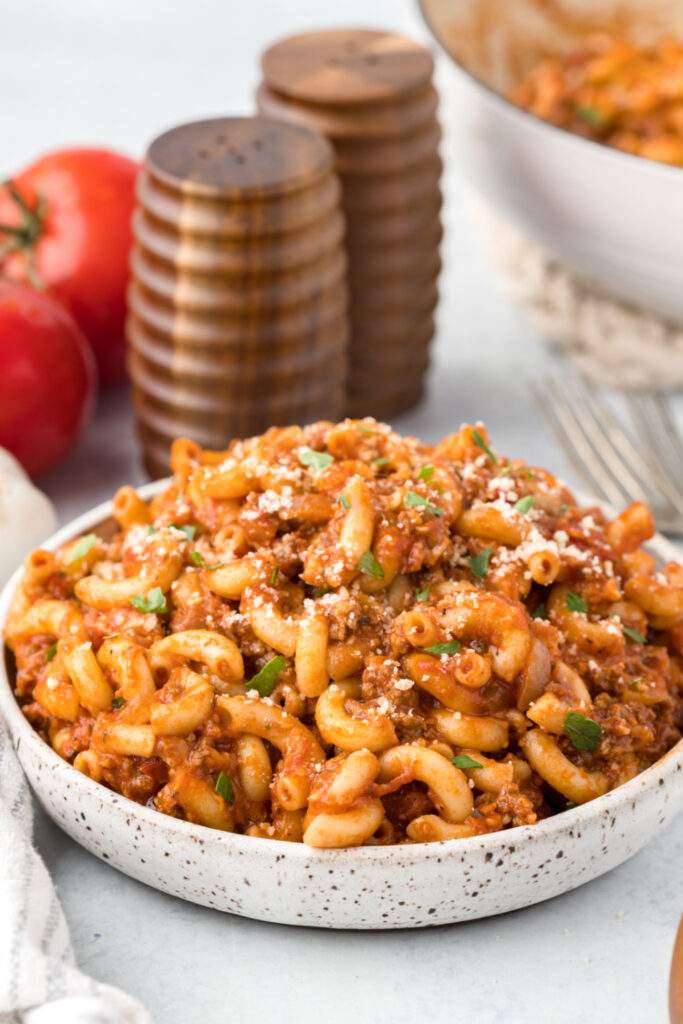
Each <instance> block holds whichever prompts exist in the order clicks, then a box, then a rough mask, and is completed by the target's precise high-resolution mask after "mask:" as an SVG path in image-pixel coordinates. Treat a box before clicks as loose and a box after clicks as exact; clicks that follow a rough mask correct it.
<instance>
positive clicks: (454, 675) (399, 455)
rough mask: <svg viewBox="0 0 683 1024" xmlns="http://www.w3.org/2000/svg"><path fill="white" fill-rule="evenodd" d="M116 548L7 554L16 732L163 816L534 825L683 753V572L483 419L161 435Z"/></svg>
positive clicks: (472, 829)
mask: <svg viewBox="0 0 683 1024" xmlns="http://www.w3.org/2000/svg"><path fill="white" fill-rule="evenodd" d="M172 462H173V470H174V475H173V479H172V482H171V483H170V485H169V486H168V488H167V489H166V490H165V491H164V492H163V493H161V494H159V495H158V496H156V497H155V498H153V499H152V501H151V502H150V503H146V502H144V501H143V500H142V499H141V498H140V497H139V496H138V495H137V494H136V493H135V491H134V490H133V489H132V488H129V487H127V488H123V489H122V490H120V491H119V492H118V494H117V495H116V497H115V499H114V517H115V519H116V521H117V527H118V528H117V531H116V532H115V533H114V535H113V536H112V537H111V539H103V538H101V537H99V536H96V535H95V534H90V535H88V536H84V537H80V538H78V539H76V540H74V541H71V542H70V543H68V544H67V545H65V546H63V547H62V548H61V549H60V550H58V551H57V552H55V553H50V552H47V551H41V550H39V551H35V552H33V553H32V554H31V555H29V557H28V559H27V560H26V565H25V572H24V576H23V580H22V583H21V585H20V587H19V590H18V592H17V594H16V595H15V599H14V603H13V607H12V609H11V612H10V616H9V620H8V624H7V628H6V636H5V639H6V643H7V644H8V646H9V647H10V648H11V650H12V651H13V654H14V658H15V662H16V695H17V699H18V700H19V702H20V704H21V706H22V708H23V711H24V714H25V715H26V717H27V718H28V719H29V720H30V722H31V723H32V724H33V726H34V728H35V729H36V730H38V732H39V733H40V734H41V735H42V736H43V737H44V738H45V739H46V740H47V741H48V742H49V743H50V744H51V745H52V747H53V748H54V749H55V750H56V751H57V753H58V754H59V755H60V756H61V757H63V758H65V759H67V760H69V761H70V762H72V763H73V765H74V767H75V768H76V769H77V770H79V771H81V772H83V773H85V774H86V775H88V776H89V777H90V778H91V779H93V780H94V781H96V782H98V783H101V784H103V785H105V786H108V787H110V788H111V789H113V790H115V791H117V792H119V793H122V794H123V795H125V796H126V797H129V798H130V799H132V800H135V801H138V802H139V803H149V804H150V805H151V806H154V807H156V808H157V809H158V810H159V811H161V812H163V813H165V814H170V815H174V816H176V817H179V818H183V819H186V820H188V821H191V822H195V823H199V824H202V825H206V826H208V827H210V828H217V829H223V830H226V831H236V832H241V833H245V834H248V835H250V836H257V837H261V838H274V839H282V840H288V841H293V842H301V841H303V842H305V843H308V844H309V845H312V846H317V847H323V848H324V847H343V846H358V845H363V844H392V843H404V842H430V841H437V840H445V839H461V838H466V837H468V836H477V835H481V834H484V833H487V832H492V831H497V830H499V829H504V828H509V827H512V826H516V825H532V824H534V823H536V822H537V821H539V820H541V819H543V818H545V817H548V816H549V815H552V814H554V813H557V812H560V811H562V810H564V809H566V808H568V807H570V806H572V805H574V804H579V803H584V802H586V801H588V800H592V799H594V798H595V797H598V796H600V795H602V794H604V793H606V792H607V791H608V790H610V789H612V788H614V787H615V786H618V785H620V784H621V783H624V782H626V781H627V780H629V779H630V778H632V777H633V776H634V775H636V774H637V773H638V772H640V771H642V770H644V769H645V768H647V767H648V766H649V765H651V764H653V763H654V761H656V760H657V759H658V758H659V757H661V756H662V755H663V754H664V753H665V752H666V751H667V750H668V749H670V748H671V747H672V746H673V745H674V743H675V742H676V741H677V740H678V739H679V737H680V732H679V729H680V726H681V723H682V720H683V698H682V694H681V680H682V679H683V673H682V666H683V661H682V659H683V568H682V567H681V566H679V565H678V564H675V563H670V564H669V565H666V566H664V567H661V568H658V567H657V566H656V565H655V563H654V560H653V559H652V558H651V557H650V555H648V554H647V552H646V551H645V550H644V549H643V548H642V544H643V543H644V542H645V541H646V540H647V539H648V538H649V537H650V536H652V533H653V529H654V527H653V523H652V517H651V515H650V513H649V511H648V509H647V508H646V507H645V506H644V505H642V504H635V505H632V506H630V507H629V508H628V509H627V510H626V511H625V512H623V513H622V514H621V515H620V516H618V517H617V518H616V519H613V520H611V521H610V520H608V519H607V518H606V517H605V515H604V514H603V512H602V511H601V510H600V509H599V508H581V507H579V506H578V505H577V504H576V502H575V501H574V499H573V497H572V495H571V493H570V492H569V491H568V490H567V488H566V487H565V486H564V485H563V484H562V483H561V482H560V481H558V480H556V479H555V478H554V477H553V476H552V475H551V474H550V473H548V472H547V471H545V470H543V469H539V468H537V467H532V466H527V465H526V464H525V463H524V462H523V461H521V460H519V459H507V458H505V457H504V456H502V455H501V454H499V453H498V452H496V451H495V450H494V449H493V448H492V447H491V444H490V441H489V438H488V435H487V433H486V430H485V428H484V427H483V425H482V424H478V425H476V426H469V425H465V426H462V427H461V428H460V429H459V430H458V431H457V432H456V433H455V434H453V435H451V436H449V437H446V438H444V439H443V440H442V441H440V442H439V443H438V444H436V445H433V446H432V445H427V444H423V443H421V442H419V441H418V440H417V439H415V438H411V437H405V438H402V437H400V436H399V435H397V434H396V433H394V432H393V431H392V430H391V429H390V428H389V427H387V426H386V425H384V424H381V423H377V422H376V421H374V420H372V419H365V420H359V421H352V420H347V421H345V422H342V423H339V424H333V423H327V422H322V423H316V424H313V425H311V426H308V427H304V428H299V427H288V428H274V429H272V430H269V431H268V432H267V433H265V434H263V435H262V436H260V437H255V438H250V439H247V440H242V441H234V442H232V443H231V444H230V446H229V447H228V448H227V449H226V450H225V451H223V452H213V451H205V450H202V449H200V448H199V447H198V446H196V445H195V444H193V443H192V442H191V441H188V440H179V441H177V442H176V443H175V445H174V447H173V452H172Z"/></svg>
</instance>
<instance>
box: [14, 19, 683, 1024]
mask: <svg viewBox="0 0 683 1024" xmlns="http://www.w3.org/2000/svg"><path fill="white" fill-rule="evenodd" d="M328 8H329V9H328ZM367 10H368V7H367V5H365V4H363V3H362V2H361V0H345V2H344V3H342V4H336V5H334V8H332V5H324V10H323V9H322V5H320V4H319V3H316V2H314V0H297V3H296V4H285V3H283V2H278V0H253V2H252V3H251V4H249V5H241V4H240V5H237V4H236V3H235V2H232V3H230V2H228V3H226V2H225V0H222V2H221V0H196V2H195V3H194V4H192V5H191V6H190V5H189V4H168V3H167V2H166V3H164V0H146V2H145V3H144V4H139V3H137V2H136V0H119V2H117V3H116V4H111V3H110V2H108V0H52V3H51V4H50V5H45V4H42V3H40V0H24V2H23V3H22V4H21V5H18V4H16V5H13V7H12V11H11V13H9V14H8V15H7V16H6V17H5V20H4V27H3V36H4V40H3V41H4V42H5V46H4V47H3V50H4V51H5V53H4V57H3V62H2V64H0V87H2V95H3V97H4V103H5V122H6V124H7V125H8V126H9V128H10V130H9V131H8V132H7V134H6V140H5V147H4V154H3V161H5V160H6V167H5V168H4V170H6V171H10V170H11V169H12V168H14V167H15V166H17V165H20V164H21V163H22V162H24V161H26V160H28V159H30V158H31V157H33V156H34V155H35V154H37V153H38V152H39V151H41V150H44V149H48V148H50V147H52V146H57V145H60V144H63V143H65V142H73V143H75V142H92V141H98V142H100V143H103V144H109V145H112V146H115V147H121V148H124V149H127V150H128V151H130V152H140V151H142V149H143V148H144V145H145V143H146V141H147V140H148V139H149V138H150V137H151V136H152V135H153V134H155V133H156V132H157V131H158V130H160V129H161V128H163V127H165V126H167V125H169V124H171V123H173V122H175V121H179V120H183V119H189V118H192V117H197V116H201V115H205V114H212V113H216V112H219V111H220V112H241V111H247V110H249V109H250V95H251V92H252V89H253V85H254V82H255V78H256V76H257V70H256V58H257V54H258V52H259V50H260V49H261V48H262V47H263V46H264V45H265V44H266V43H267V42H268V41H269V40H270V39H272V38H274V37H277V36H278V35H281V34H284V33H286V32H290V31H296V30H298V29H300V28H305V27H316V26H320V25H325V24H334V23H349V24H350V23H359V24H368V23H370V24H373V25H384V26H387V27H395V28H398V29H404V30H406V29H407V30H408V31H415V30H416V27H417V21H416V20H415V16H414V14H413V10H412V6H411V5H410V4H409V3H407V2H399V0H375V3H374V4H373V5H372V10H371V15H370V17H368V14H367V13H366V12H367ZM446 75H447V69H445V68H443V67H442V68H440V76H442V81H443V80H444V79H443V76H446ZM445 127H446V142H445V147H444V151H445V155H446V158H447V159H448V131H447V128H448V126H447V124H446V126H445ZM448 166H449V170H448V173H447V175H446V178H445V182H444V184H445V191H446V199H447V203H446V211H445V221H446V242H445V246H444V257H445V269H444V273H443V276H442V279H441V290H442V301H441V305H440V311H439V329H438V338H437V342H436V345H435V349H434V365H433V369H432V373H431V387H430V392H429V397H428V400H427V401H426V402H425V403H424V405H423V406H422V407H421V408H419V409H417V410H415V411H414V412H413V413H411V414H410V415H407V416H404V417H402V418H401V419H399V420H397V421H396V424H395V426H396V427H397V428H398V429H399V430H401V431H404V432H411V433H416V434H419V435H421V436H423V437H424V438H425V439H429V440H433V439H435V438H437V437H439V436H440V435H442V434H444V433H446V432H448V431H450V430H451V429H453V428H454V427H457V426H458V425H459V423H460V422H462V421H464V420H473V419H479V418H481V419H483V420H484V421H485V422H486V423H487V425H488V427H489V430H490V431H491V434H492V437H493V439H494V443H495V444H496V446H497V447H498V448H500V449H501V450H503V451H505V452H508V453H511V454H516V455H521V456H524V457H525V458H527V459H528V460H529V461H531V462H537V463H539V464H541V465H547V466H549V467H550V468H552V469H554V470H557V471H559V472H560V474H563V475H564V476H565V477H566V479H567V480H568V481H569V482H570V483H572V482H574V483H575V482H576V481H575V480H574V479H573V476H572V473H571V472H570V470H569V467H568V466H567V464H566V462H565V461H564V459H563V457H562V454H561V453H560V452H559V451H558V450H557V448H556V446H555V444H554V442H553V440H552V438H550V437H548V436H547V435H546V433H545V430H544V427H543V425H542V423H541V421H540V418H539V416H538V413H537V412H536V410H535V408H534V407H533V404H532V403H531V400H530V396H529V393H528V390H527V383H528V380H529V378H530V377H531V376H534V375H538V374H542V373H543V372H545V371H547V370H548V369H549V368H550V367H551V365H552V356H551V355H550V354H549V353H548V352H547V350H546V349H545V348H544V347H543V346H542V345H541V343H540V342H539V341H538V340H537V339H535V338H534V337H533V336H532V334H531V332H530V330H529V328H528V327H527V325H526V324H525V322H524V321H523V319H522V317H521V315H520V314H519V313H518V312H517V311H516V310H515V309H514V308H513V307H512V306H511V305H510V304H509V302H508V301H507V300H506V299H505V298H504V296H503V295H502V293H501V291H500V289H499V286H498V283H497V281H496V280H495V277H494V275H493V273H492V271H491V270H490V269H489V267H488V266H487V264H486V262H485V260H484V257H483V255H482V253H481V251H480V248H479V246H478V242H477V239H476V236H475V232H474V230H473V228H472V226H471V225H470V223H469V221H468V218H467V214H466V210H465V203H464V197H463V194H462V190H461V187H460V184H459V182H458V178H457V168H455V167H453V165H452V161H451V163H450V164H449V165H448ZM142 480H143V475H142V472H141V470H140V468H139V465H138V462H137V455H136V450H135V440H134V431H133V424H132V420H131V415H130V411H129V403H128V397H127V394H126V393H125V392H119V393H118V394H109V395H107V396H105V397H104V398H103V399H102V401H101V403H100V407H99V410H98V413H97V416H96V419H95V421H94V423H93V424H92V426H91V427H90V429H89V431H88V432H87V434H86V435H85V437H84V439H83V440H82V441H81V443H80V445H79V446H78V448H77V449H76V450H75V451H74V452H73V453H72V455H71V456H70V457H69V459H68V460H67V461H66V462H64V463H63V464H62V465H61V466H60V467H59V468H58V469H57V470H55V471H53V472H52V473H51V474H50V475H49V476H48V477H47V478H45V479H44V480H43V481H41V484H42V486H43V487H44V489H45V490H46V491H47V492H48V494H50V496H51V497H52V498H53V500H55V502H56V504H57V506H58V511H59V515H60V520H61V521H62V522H66V521H68V520H69V519H70V518H71V517H73V516H74V515H75V514H77V513H79V512H82V511H84V510H85V509H87V508H89V507H91V506H92V505H94V504H96V503H97V502H99V501H102V500H104V499H105V498H108V497H110V496H111V494H112V492H113V491H114V490H115V488H116V487H117V486H119V485H120V484H122V483H124V482H129V481H130V482H133V483H139V482H142ZM36 838H37V843H38V847H39V849H40V851H41V853H42V855H43V856H44V858H45V860H46V862H47V864H48V867H49V869H50V871H51V872H52V875H53V878H54V879H55V881H56V883H57V886H58V890H59V893H60V896H61V898H62V900H63V903H64V907H65V910H66V914H67V918H68V920H69V923H70V926H71V931H72V936H73V941H74V945H75V949H76V955H77V957H78V960H79V963H80V964H81V965H82V967H83V968H84V969H85V970H87V971H89V972H91V973H92V974H94V975H95V976H96V977H98V978H100V979H102V980H104V981H107V982H111V983H112V984H115V985H118V986H120V987H121V988H124V989H127V990H128V991H129V992H131V993H133V994H134V995H136V996H138V997H139V998H140V999H141V1000H142V1001H143V1002H144V1003H145V1004H146V1005H147V1006H148V1007H149V1009H150V1011H151V1012H152V1014H153V1016H154V1019H155V1021H156V1022H158V1024H200V1022H201V1024H205V1022H207V1021H208V1022H209V1024H213V1022H215V1021H219V1020H224V1019H228V1018H229V1019H230V1020H232V1021H239V1022H251V1021H264V1020H265V1021H284V1020H287V1021H289V1020H297V1021H300V1022H301V1024H306V1022H309V1021H310V1022H314V1021H315V1022H318V1021H319V1020H321V1019H322V1020H324V1021H325V1022H326V1024H337V1022H341V1021H347V1020H349V1019H354V1020H357V1021H359V1022H362V1024H365V1022H392V1024H401V1022H403V1021H406V1022H407V1021H412V1020H414V1019H415V1016H416V1014H419V1016H420V1018H422V1019H426V1020H429V1021H433V1022H437V1021H438V1022H441V1021H444V1022H446V1021H456V1020H457V1021H470V1022H471V1021H475V1020H476V1021H483V1022H484V1024H489V1022H496V1021H501V1022H502V1021H505V1024H524V1022H535V1021H543V1022H546V1021H548V1022H558V1024H560V1022H570V1021H571V1022H573V1021H576V1020H578V1019H581V1020H589V1021H610V1022H611V1021H620V1022H621V1024H643V1022H650V1021H653V1022H657V1021H664V1020H665V1019H666V985H667V973H668V965H669V959H670V954H671V947H672V943H673V939H674V934H675V929H676V926H677V923H678V918H679V915H680V913H681V909H682V907H681V901H680V894H681V892H682V891H683V858H682V857H681V840H683V819H679V820H678V822H677V824H676V825H675V826H673V827H672V828H671V829H669V831H668V832H667V833H665V834H663V835H661V836H660V837H659V838H658V839H657V840H656V841H655V842H653V843H652V844H651V845H650V846H649V847H648V848H647V849H646V850H645V851H644V852H642V853H640V854H639V855H638V856H636V857H635V858H633V860H631V861H630V862H629V863H627V864H625V865H624V866H623V867H621V868H619V869H617V870H615V871H613V872H611V873H610V874H609V875H607V876H605V877H603V878H600V879H598V880H596V881H594V882H591V883H590V884H588V885H586V886H583V887H582V888H581V889H579V890H576V891H574V892H572V893H569V894H567V895H565V896H562V897H560V898H558V899H555V900H552V901H550V902H548V903H545V904H542V905H540V906H537V907H532V908H530V909H528V910H522V911H517V912H515V913H513V914H509V915H507V916H504V917H499V918H491V919H488V920H483V921H479V922H473V923H469V924H465V925H459V926H453V927H442V928H435V929H430V930H425V931H415V932H405V931H402V932H393V933H392V932H385V933H381V932H372V933H361V932H348V933H344V932H322V931H315V930H309V929H293V928H287V927H283V926H277V925H268V924H263V923H260V922H255V921H248V920H243V919H240V918H237V917H230V916H227V915H221V914H219V913H217V912H214V911H210V910H205V909H203V908H201V907H196V906H193V905H191V904H188V903H183V902H181V901H179V900H176V899H173V898H171V897H169V896H165V895H162V894H161V893H158V892H156V891H154V890H152V889H148V888H146V887H145V886H143V885H142V884H140V883H138V882H135V881H133V880H131V879H128V878H126V877H124V876H123V875H121V874H118V873H117V872H115V871H114V870H112V869H111V868H109V867H107V866H106V865H105V864H103V863H100V862H99V861H97V860H96V859H95V858H94V857H92V856H90V855H89V854H87V853H85V852H84V851H83V850H81V849H80V847H78V846H77V845H76V844H75V843H73V842H72V841H71V840H70V839H68V838H67V837H66V836H64V835H63V834H62V833H61V832H60V831H59V830H58V829H57V828H56V827H55V826H54V825H52V824H51V823H50V822H49V821H48V820H47V819H46V818H45V817H44V816H43V815H42V814H41V813H39V814H38V816H37V829H36Z"/></svg>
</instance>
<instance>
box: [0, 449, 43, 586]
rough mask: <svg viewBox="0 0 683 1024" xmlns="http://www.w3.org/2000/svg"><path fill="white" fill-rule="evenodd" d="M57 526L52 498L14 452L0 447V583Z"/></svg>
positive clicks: (4, 580) (0, 583)
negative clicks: (40, 488)
mask: <svg viewBox="0 0 683 1024" xmlns="http://www.w3.org/2000/svg"><path fill="white" fill-rule="evenodd" d="M56 526H57V516H56V515H55V510H54V507H53V505H52V502H51V501H50V499H49V498H47V497H46V496H45V495H44V494H43V493H42V491H39V490H38V488H37V487H34V486H33V484H32V483H31V481H30V480H29V478H28V477H27V476H26V473H25V472H24V471H23V469H22V468H21V466H20V465H19V463H18V462H17V460H16V459H15V458H14V456H13V455H10V453H9V452H8V451H7V450H6V449H5V448H0V586H2V585H3V584H4V583H6V582H7V580H8V579H9V577H10V576H11V575H12V573H13V572H14V570H15V569H16V568H17V566H18V565H19V563H20V562H21V560H22V558H23V557H24V555H26V554H28V552H29V551H30V550H31V549H32V548H36V547H39V546H40V545H41V544H42V543H43V541H44V540H46V539H47V538H48V537H49V536H50V534H51V533H54V531H55V529H56Z"/></svg>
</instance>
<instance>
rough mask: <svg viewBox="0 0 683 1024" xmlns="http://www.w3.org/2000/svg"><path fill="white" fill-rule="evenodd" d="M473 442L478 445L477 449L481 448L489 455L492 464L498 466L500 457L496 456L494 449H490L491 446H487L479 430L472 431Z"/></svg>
mask: <svg viewBox="0 0 683 1024" xmlns="http://www.w3.org/2000/svg"><path fill="white" fill-rule="evenodd" d="M472 440H473V441H474V443H475V444H476V446H477V448H481V450H482V451H483V452H486V454H487V455H488V457H489V458H490V460H491V462H492V463H493V464H494V466H495V465H496V463H497V462H498V456H497V455H496V453H495V452H494V451H493V449H492V448H490V447H489V445H487V443H486V441H485V440H484V438H483V437H482V436H481V434H480V433H479V431H478V430H473V431H472Z"/></svg>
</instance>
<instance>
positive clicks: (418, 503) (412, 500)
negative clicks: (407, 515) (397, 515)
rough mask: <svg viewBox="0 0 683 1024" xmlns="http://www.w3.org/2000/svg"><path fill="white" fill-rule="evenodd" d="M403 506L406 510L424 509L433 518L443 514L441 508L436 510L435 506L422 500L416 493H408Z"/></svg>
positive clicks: (424, 499)
mask: <svg viewBox="0 0 683 1024" xmlns="http://www.w3.org/2000/svg"><path fill="white" fill-rule="evenodd" d="M405 504H406V506H407V508H424V509H426V511H427V512H431V514H432V515H433V516H443V515H445V512H444V510H443V509H442V508H438V506H437V505H432V504H431V503H430V502H429V501H427V499H426V498H423V497H422V495H421V494H418V493H417V492H416V491H408V492H407V493H406V496H405Z"/></svg>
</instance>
